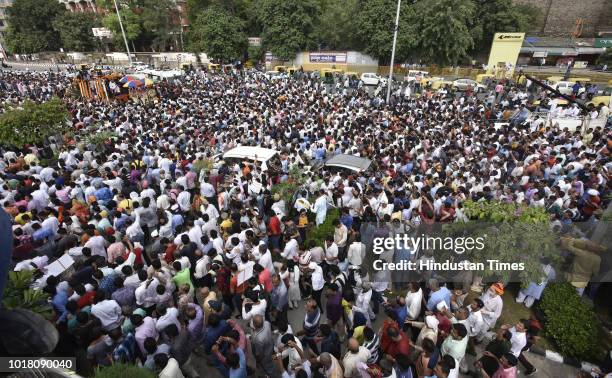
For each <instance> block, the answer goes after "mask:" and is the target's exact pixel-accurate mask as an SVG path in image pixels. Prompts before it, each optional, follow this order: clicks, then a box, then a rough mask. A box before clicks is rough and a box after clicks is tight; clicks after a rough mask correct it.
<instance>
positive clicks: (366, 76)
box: [361, 72, 387, 85]
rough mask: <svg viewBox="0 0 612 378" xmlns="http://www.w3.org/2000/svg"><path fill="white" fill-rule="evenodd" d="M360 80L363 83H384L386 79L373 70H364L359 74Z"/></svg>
mask: <svg viewBox="0 0 612 378" xmlns="http://www.w3.org/2000/svg"><path fill="white" fill-rule="evenodd" d="M361 81H363V85H378V84H382V85H386V84H387V79H386V78H384V77H381V76H378V75H377V74H375V73H373V72H364V73H362V74H361Z"/></svg>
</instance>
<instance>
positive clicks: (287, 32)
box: [257, 0, 319, 60]
mask: <svg viewBox="0 0 612 378" xmlns="http://www.w3.org/2000/svg"><path fill="white" fill-rule="evenodd" d="M318 17H319V6H318V4H317V3H316V2H315V1H314V0H261V1H259V2H258V3H257V19H258V21H259V23H260V24H261V26H262V33H261V38H262V45H263V47H264V48H265V49H267V50H269V51H271V52H272V53H273V54H274V55H276V56H277V57H279V58H280V59H283V60H289V59H293V58H295V55H296V53H298V52H299V51H303V50H309V49H312V48H315V47H316V41H317V37H316V32H317V30H315V27H316V25H317V24H318Z"/></svg>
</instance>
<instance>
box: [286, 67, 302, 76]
mask: <svg viewBox="0 0 612 378" xmlns="http://www.w3.org/2000/svg"><path fill="white" fill-rule="evenodd" d="M298 70H299V68H297V67H295V66H292V67H289V68H287V73H288V74H289V75H293V74H294V73H296V72H298Z"/></svg>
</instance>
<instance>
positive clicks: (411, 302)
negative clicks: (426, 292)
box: [406, 282, 423, 320]
mask: <svg viewBox="0 0 612 378" xmlns="http://www.w3.org/2000/svg"><path fill="white" fill-rule="evenodd" d="M422 303H423V290H422V289H421V287H420V286H419V285H418V283H415V282H410V283H409V284H408V292H407V293H406V308H407V309H408V315H407V317H406V318H407V319H409V320H416V319H417V318H418V316H419V314H420V313H421V304H422Z"/></svg>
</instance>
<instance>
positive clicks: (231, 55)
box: [187, 0, 540, 64]
mask: <svg viewBox="0 0 612 378" xmlns="http://www.w3.org/2000/svg"><path fill="white" fill-rule="evenodd" d="M396 4H397V3H396V1H395V0H368V1H363V0H259V1H256V2H255V1H253V0H189V1H188V5H189V9H190V21H191V25H190V32H189V35H188V38H187V39H188V44H187V47H188V49H189V50H191V51H194V52H199V51H204V52H206V53H208V55H209V56H210V57H212V58H214V59H219V60H223V61H230V60H233V59H238V58H240V57H242V56H243V55H244V52H245V50H246V37H247V36H260V37H261V38H262V44H263V45H262V48H261V49H251V50H249V52H250V55H251V56H252V55H254V54H255V55H258V54H261V53H262V52H263V51H271V52H272V53H273V54H274V55H275V56H277V57H279V58H281V59H291V58H293V57H294V56H295V53H296V52H298V51H301V50H309V49H329V50H358V51H362V52H365V53H367V54H369V55H372V56H374V57H376V58H378V59H379V61H381V62H382V63H386V62H388V61H389V60H390V56H391V44H392V39H393V28H394V22H395V13H396ZM539 22H540V20H539V13H538V11H537V9H535V8H533V7H530V6H525V5H515V4H513V3H512V1H511V0H427V1H423V0H421V1H408V2H404V3H403V5H402V8H401V13H400V22H399V29H398V30H399V33H398V47H397V51H396V54H397V55H396V56H397V58H396V61H400V62H401V61H408V60H413V61H417V60H422V61H424V62H434V63H438V64H458V63H461V62H462V61H463V60H465V59H468V58H469V57H473V56H475V55H478V54H483V53H484V54H486V51H487V50H488V48H489V46H490V44H491V40H492V38H493V34H494V33H495V32H499V31H504V32H513V31H529V30H534V29H537V25H538V24H539ZM204 37H206V38H204ZM259 56H260V55H259ZM259 56H258V57H259Z"/></svg>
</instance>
